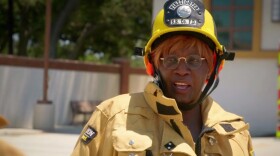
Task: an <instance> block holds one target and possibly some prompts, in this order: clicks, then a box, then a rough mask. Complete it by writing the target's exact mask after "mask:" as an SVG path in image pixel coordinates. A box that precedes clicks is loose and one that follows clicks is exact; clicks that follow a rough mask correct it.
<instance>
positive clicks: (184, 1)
mask: <svg viewBox="0 0 280 156" xmlns="http://www.w3.org/2000/svg"><path fill="white" fill-rule="evenodd" d="M182 5H187V6H190V7H191V8H192V9H193V10H200V8H199V6H198V5H197V4H195V3H194V2H192V1H190V0H177V1H175V2H173V3H171V4H170V6H169V9H170V10H175V9H177V8H178V7H179V6H182Z"/></svg>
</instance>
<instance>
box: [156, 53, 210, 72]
mask: <svg viewBox="0 0 280 156" xmlns="http://www.w3.org/2000/svg"><path fill="white" fill-rule="evenodd" d="M181 59H182V60H184V61H185V63H186V66H187V67H189V68H190V69H192V70H194V69H198V68H199V67H200V66H201V64H202V61H203V60H205V58H202V57H200V56H199V55H190V56H187V57H177V56H176V55H168V56H166V57H164V58H160V60H162V61H163V66H164V67H165V68H167V69H176V68H177V67H178V65H179V63H180V60H181Z"/></svg>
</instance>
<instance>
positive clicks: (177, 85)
mask: <svg viewBox="0 0 280 156" xmlns="http://www.w3.org/2000/svg"><path fill="white" fill-rule="evenodd" d="M174 86H175V88H176V90H186V89H188V88H189V87H190V86H191V85H190V84H188V83H184V82H175V83H174Z"/></svg>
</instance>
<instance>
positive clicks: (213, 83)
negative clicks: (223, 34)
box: [179, 48, 235, 111]
mask: <svg viewBox="0 0 280 156" xmlns="http://www.w3.org/2000/svg"><path fill="white" fill-rule="evenodd" d="M223 50H224V53H223V55H217V61H216V62H217V63H216V64H215V67H214V70H213V72H212V73H211V76H210V78H209V80H208V82H207V84H206V86H205V88H204V89H203V91H202V93H201V94H200V97H199V99H198V100H197V101H196V102H195V103H193V104H188V105H180V106H179V108H180V109H181V110H185V111H186V110H190V109H193V108H194V107H196V106H197V105H199V104H202V102H203V101H204V100H205V98H206V97H207V96H209V95H210V94H211V93H212V92H213V91H214V90H215V89H216V88H217V86H218V84H219V68H220V66H221V63H222V61H223V60H231V61H232V60H234V57H235V54H234V53H230V52H227V51H226V49H225V48H224V49H223Z"/></svg>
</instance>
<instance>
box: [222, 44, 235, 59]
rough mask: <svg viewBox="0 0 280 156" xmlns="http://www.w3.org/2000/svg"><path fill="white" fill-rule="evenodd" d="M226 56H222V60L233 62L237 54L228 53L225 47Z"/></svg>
mask: <svg viewBox="0 0 280 156" xmlns="http://www.w3.org/2000/svg"><path fill="white" fill-rule="evenodd" d="M223 51H224V54H223V55H222V58H223V59H225V60H227V61H233V60H234V58H235V52H230V51H227V50H226V48H225V47H223Z"/></svg>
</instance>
